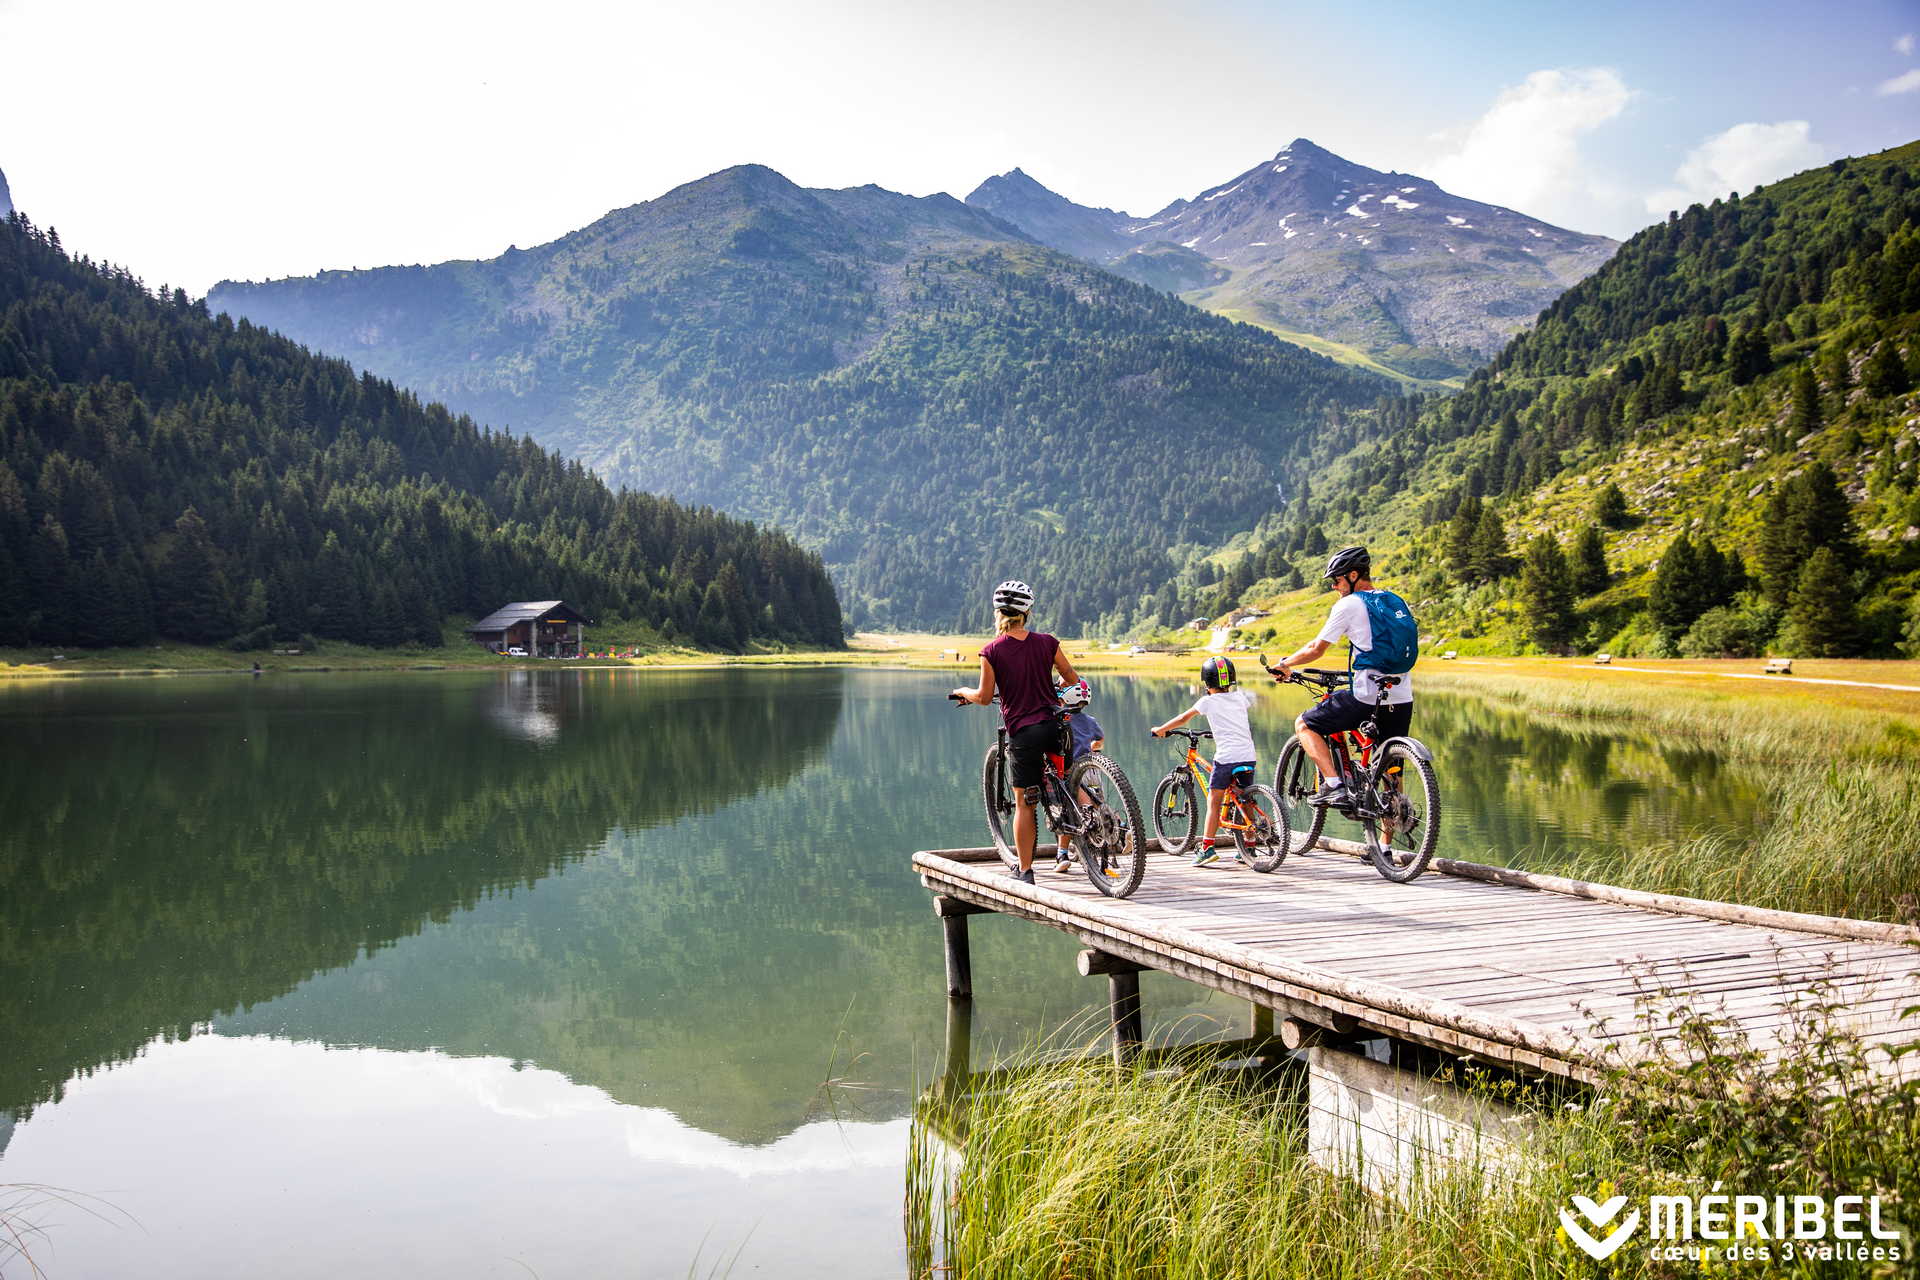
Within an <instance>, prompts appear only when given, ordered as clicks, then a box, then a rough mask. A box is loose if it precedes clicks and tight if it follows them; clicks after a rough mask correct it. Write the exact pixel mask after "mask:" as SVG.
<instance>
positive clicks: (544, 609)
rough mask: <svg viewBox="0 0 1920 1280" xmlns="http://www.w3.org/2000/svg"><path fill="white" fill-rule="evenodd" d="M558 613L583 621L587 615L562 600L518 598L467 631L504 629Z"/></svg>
mask: <svg viewBox="0 0 1920 1280" xmlns="http://www.w3.org/2000/svg"><path fill="white" fill-rule="evenodd" d="M556 614H558V615H560V616H562V617H564V618H566V619H567V620H568V621H571V622H579V623H584V622H586V621H587V616H586V615H585V614H583V613H581V612H580V611H579V610H578V609H576V608H574V607H573V606H572V605H570V604H568V603H567V602H566V601H564V600H518V601H515V602H514V603H513V604H504V605H501V606H500V607H499V608H498V609H495V610H494V611H493V612H492V613H490V614H488V615H487V616H486V617H484V618H482V619H480V621H478V622H476V623H474V624H473V625H472V626H470V627H468V628H467V630H468V631H505V630H506V629H507V628H508V627H510V626H512V625H514V624H515V623H516V622H525V621H527V620H528V619H529V618H546V617H552V616H554V615H556Z"/></svg>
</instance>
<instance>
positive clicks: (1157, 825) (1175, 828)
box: [1153, 729, 1287, 871]
mask: <svg viewBox="0 0 1920 1280" xmlns="http://www.w3.org/2000/svg"><path fill="white" fill-rule="evenodd" d="M1167 736H1168V737H1170V738H1185V739H1186V740H1187V750H1186V753H1185V754H1184V755H1183V756H1182V757H1181V758H1180V760H1179V762H1178V763H1176V764H1175V765H1174V766H1173V768H1172V770H1170V771H1169V772H1168V774H1167V776H1166V777H1164V778H1162V779H1160V785H1159V787H1158V788H1156V789H1155V791H1154V793H1153V829H1154V832H1155V834H1157V835H1158V836H1159V837H1160V847H1161V848H1163V849H1165V850H1166V851H1167V852H1168V853H1176V854H1178V853H1191V852H1193V847H1194V846H1195V845H1196V844H1198V843H1199V841H1200V819H1201V816H1202V815H1203V814H1205V813H1206V807H1207V801H1206V794H1207V781H1208V778H1209V777H1210V775H1211V773H1212V769H1213V763H1212V761H1209V760H1202V759H1201V758H1200V739H1202V738H1211V737H1212V736H1213V735H1212V734H1211V733H1206V732H1200V733H1195V732H1193V731H1192V730H1190V729H1169V730H1167ZM1220 829H1221V830H1222V831H1231V832H1232V833H1233V842H1234V844H1235V845H1236V846H1238V848H1239V850H1240V860H1241V861H1242V862H1244V863H1246V864H1247V865H1248V866H1250V867H1252V868H1253V869H1254V870H1255V871H1272V870H1274V869H1275V868H1276V867H1278V866H1279V865H1280V864H1281V863H1282V862H1283V861H1285V860H1286V856H1287V837H1286V833H1285V831H1284V830H1283V829H1282V825H1281V818H1280V802H1279V800H1278V799H1277V798H1275V796H1274V794H1273V792H1271V791H1269V790H1267V788H1265V787H1263V786H1261V785H1259V784H1258V783H1243V782H1240V781H1239V780H1238V779H1236V780H1235V785H1233V786H1232V787H1229V788H1228V789H1227V794H1226V796H1225V797H1224V798H1223V799H1222V800H1221V802H1220Z"/></svg>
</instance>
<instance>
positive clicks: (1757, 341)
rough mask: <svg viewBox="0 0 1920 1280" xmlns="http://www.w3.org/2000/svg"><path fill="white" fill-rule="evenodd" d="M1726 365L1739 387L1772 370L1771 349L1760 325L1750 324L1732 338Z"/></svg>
mask: <svg viewBox="0 0 1920 1280" xmlns="http://www.w3.org/2000/svg"><path fill="white" fill-rule="evenodd" d="M1727 367H1728V369H1729V370H1730V371H1731V372H1732V374H1733V382H1734V385H1735V386H1739V387H1744V386H1746V385H1747V384H1748V383H1749V382H1752V381H1753V380H1754V379H1756V378H1760V377H1764V376H1765V375H1766V374H1768V373H1770V372H1771V371H1772V370H1773V351H1772V348H1771V347H1770V345H1769V344H1768V342H1767V335H1766V332H1765V329H1764V327H1763V326H1762V325H1760V324H1758V323H1755V324H1750V325H1748V326H1747V327H1746V328H1745V329H1742V330H1741V331H1740V333H1739V336H1737V337H1736V338H1734V340H1733V342H1732V344H1731V345H1729V346H1728V348H1727Z"/></svg>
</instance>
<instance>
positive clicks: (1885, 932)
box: [1328, 841, 1920, 943]
mask: <svg viewBox="0 0 1920 1280" xmlns="http://www.w3.org/2000/svg"><path fill="white" fill-rule="evenodd" d="M1328 844H1329V847H1337V844H1347V845H1349V846H1350V848H1349V849H1346V850H1342V852H1351V851H1357V850H1358V846H1357V845H1353V842H1351V841H1341V842H1333V841H1329V842H1328ZM1431 866H1432V869H1433V870H1435V871H1438V872H1439V873H1440V874H1442V875H1450V876H1460V877H1464V878H1468V879H1474V880H1483V881H1486V882H1487V883H1490V884H1501V885H1509V886H1513V887H1516V888H1527V889H1538V890H1542V891H1544V892H1548V893H1560V894H1566V895H1568V896H1571V897H1576V898H1588V899H1592V900H1594V901H1597V902H1616V903H1622V904H1625V905H1628V906H1640V907H1646V908H1648V909H1649V910H1653V911H1669V912H1674V913H1677V914H1680V915H1690V916H1699V917H1702V918H1704V919H1715V920H1729V921H1734V922H1736V923H1741V924H1758V925H1763V926H1765V927H1768V928H1777V929H1789V930H1792V931H1793V932H1796V933H1825V934H1832V935H1834V936H1836V937H1843V938H1859V939H1864V940H1867V941H1872V942H1905V943H1920V926H1914V925H1900V924H1886V923H1883V922H1881V921H1877V920H1849V919H1846V918H1845V917H1841V916H1823V915H1814V914H1812V913H1810V912H1804V911H1780V910H1777V909H1775V908H1772V907H1749V906H1743V905H1741V904H1739V903H1733V902H1714V901H1712V900H1711V899H1707V898H1688V897H1682V896H1680V895H1678V894H1668V893H1648V892H1646V891H1645V890H1640V889H1624V888H1621V887H1620V886H1618V885H1610V884H1600V883H1597V882H1595V881H1589V880H1573V879H1569V878H1567V877H1565V876H1555V875H1548V874H1546V873H1544V872H1537V871H1521V870H1518V869H1516V868H1513V867H1490V866H1486V865H1484V864H1481V863H1477V862H1457V861H1455V860H1453V859H1451V858H1435V859H1434V860H1433V862H1432V864H1431Z"/></svg>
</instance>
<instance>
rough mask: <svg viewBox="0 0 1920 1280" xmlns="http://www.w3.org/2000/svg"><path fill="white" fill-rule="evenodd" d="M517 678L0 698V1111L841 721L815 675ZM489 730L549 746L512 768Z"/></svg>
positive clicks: (268, 995) (675, 809)
mask: <svg viewBox="0 0 1920 1280" xmlns="http://www.w3.org/2000/svg"><path fill="white" fill-rule="evenodd" d="M520 674H521V678H518V679H515V678H513V677H510V676H503V677H499V678H495V677H494V676H492V675H488V676H485V677H481V678H478V679H469V678H452V679H446V680H436V679H420V678H412V679H386V680H379V681H360V680H351V679H343V680H335V681H327V680H304V681H302V680H285V681H282V680H272V681H259V682H247V683H232V684H213V685H210V684H208V683H206V682H191V683H179V684H175V683H169V684H164V685H162V684H157V683H156V684H143V685H132V686H129V685H103V684H91V683H87V684H82V683H80V682H74V683H73V684H71V685H65V684H63V685H59V686H55V687H53V688H46V687H42V688H40V689H36V690H33V691H32V693H31V695H29V694H26V693H23V692H19V691H14V690H9V691H8V694H9V695H10V696H6V697H0V811H4V812H5V813H6V814H7V815H8V817H9V822H8V823H7V824H5V827H4V828H3V829H0V970H3V971H4V972H5V973H6V975H7V979H8V980H7V981H6V982H5V983H0V1025H4V1026H6V1027H7V1028H8V1032H9V1041H10V1043H9V1046H8V1051H7V1053H6V1054H5V1055H4V1057H3V1058H0V1110H9V1111H14V1112H24V1111H25V1110H28V1109H30V1108H31V1107H32V1106H33V1105H34V1104H36V1103H40V1102H44V1101H47V1100H49V1099H52V1098H56V1097H58V1096H59V1092H60V1089H61V1087H62V1085H63V1083H64V1082H65V1081H66V1080H67V1079H68V1078H70V1077H71V1076H73V1075H74V1074H75V1073H77V1072H83V1071H87V1070H91V1069H93V1068H94V1067H96V1066H98V1065H100V1064H102V1063H109V1062H114V1061H117V1060H119V1059H121V1058H124V1057H126V1056H127V1055H129V1054H131V1053H133V1052H134V1051H135V1050H137V1049H138V1048H139V1047H140V1046H141V1045H143V1044H145V1043H147V1042H148V1041H149V1040H152V1039H153V1038H155V1037H156V1036H162V1037H167V1036H183V1035H186V1034H188V1033H189V1031H190V1029H191V1028H192V1026H193V1025H194V1024H196V1023H199V1022H203V1021H205V1020H206V1019H208V1018H210V1017H212V1016H214V1015H216V1014H218V1013H222V1012H225V1011H229V1010H233V1009H235V1008H236V1007H238V1008H242V1009H244V1008H246V1007H248V1006H252V1005H256V1004H259V1003H261V1002H263V1001H269V1000H272V999H274V998H275V997H277V996H281V995H283V994H285V993H286V992H288V991H290V990H292V989H293V988H294V987H296V986H297V985H298V984H299V983H301V982H303V981H305V980H306V979H307V978H308V977H310V976H311V975H313V974H314V973H316V972H322V971H327V970H334V969H339V968H341V967H343V966H346V965H348V964H350V963H351V962H353V961H354V960H355V959H356V957H365V956H370V955H372V954H374V953H377V952H380V951H382V950H384V949H386V948H388V947H390V946H391V945H392V944H393V943H394V942H395V941H396V940H398V939H401V938H406V937H410V936H413V935H416V934H418V933H420V932H421V931H422V929H423V928H424V927H426V926H427V925H429V924H430V923H432V922H444V921H447V920H450V919H452V918H453V917H454V916H455V914H456V913H459V912H462V911H467V910H471V909H473V908H475V907H476V906H478V905H479V904H481V903H482V902H484V901H488V900H491V899H494V898H496V897H498V896H499V895H501V894H503V893H510V892H511V891H513V890H515V889H525V888H528V887H530V886H532V885H534V884H536V883H538V882H539V881H541V880H542V879H544V878H546V877H547V876H549V875H550V874H552V873H553V872H554V871H555V870H556V869H557V868H559V867H561V866H563V865H565V864H566V863H568V862H569V861H572V860H575V859H577V858H579V857H580V856H582V855H583V854H584V853H585V852H587V851H589V850H592V849H595V848H598V847H599V846H600V845H601V844H602V843H603V842H605V840H606V839H607V836H608V833H609V832H610V831H612V830H614V829H616V828H618V829H622V830H626V831H633V830H639V829H644V828H648V827H652V826H656V825H658V824H660V823H663V822H670V821H672V820H673V819H675V818H676V817H678V816H680V815H682V814H685V813H688V812H691V811H710V810H712V809H713V808H715V807H716V806H718V805H721V804H724V803H727V802H729V801H731V800H733V799H735V798H738V797H740V796H742V795H747V794H751V793H752V792H754V791H757V790H759V789H760V788H762V787H765V786H768V785H778V784H779V783H781V782H783V781H784V780H785V779H787V778H789V777H791V776H793V775H794V774H795V773H797V772H799V771H801V770H803V769H805V768H807V767H808V766H809V764H810V763H812V762H814V761H817V760H818V759H819V758H820V756H821V753H822V752H823V750H824V749H825V745H826V743H827V742H829V741H830V740H831V739H832V737H833V733H834V725H835V717H836V715H837V710H838V707H839V704H840V697H839V686H840V683H841V676H840V674H839V673H837V672H819V673H810V674H809V676H807V677H805V678H801V679H799V680H798V681H797V682H796V683H797V685H798V686H799V688H798V689H797V690H796V691H795V693H794V697H795V698H796V699H801V700H805V701H806V702H807V704H808V705H809V707H810V713H809V714H807V715H804V716H790V715H782V714H780V712H779V710H778V709H777V708H776V707H775V706H773V705H770V703H769V700H768V699H767V698H765V697H763V696H760V695H757V694H744V693H743V692H742V690H741V689H740V688H739V686H738V684H737V682H730V681H728V680H725V679H723V678H721V677H719V676H718V675H717V674H713V673H688V674H685V675H679V674H676V675H674V676H670V677H667V678H665V679H654V680H647V681H638V680H633V679H631V678H629V682H628V685H627V686H625V687H624V688H623V689H622V691H621V694H620V696H617V697H611V696H609V697H589V696H587V689H586V684H587V682H585V681H583V680H581V679H580V677H579V676H578V675H575V674H573V673H565V672H552V673H548V672H536V673H520ZM605 674H607V675H609V676H611V675H612V674H613V673H605ZM503 708H505V709H506V710H507V711H510V712H512V713H513V715H512V716H511V717H508V718H511V719H512V720H513V721H514V722H516V723H521V724H524V723H528V722H529V720H530V718H532V719H533V720H534V721H535V722H540V723H551V724H553V725H555V726H564V732H559V729H558V728H556V735H557V736H555V737H554V738H553V739H552V740H551V741H550V742H549V743H548V744H547V749H546V750H545V751H543V753H542V754H541V756H540V757H539V758H538V759H530V758H529V757H528V756H527V755H526V754H525V753H524V752H523V751H521V750H517V749H514V745H513V744H514V743H515V741H516V739H515V737H514V736H510V735H507V734H503V733H502V732H500V731H499V730H498V728H497V727H496V726H498V725H499V724H500V722H501V720H502V718H503V717H502V714H501V712H502V709H503ZM477 721H478V722H477ZM678 722H684V724H685V725H686V726H694V725H697V726H698V727H699V736H698V745H697V746H691V745H690V744H689V743H687V742H685V741H676V738H677V737H681V736H683V733H682V732H681V731H676V730H673V729H671V728H666V727H668V726H673V725H675V724H676V723H678ZM482 724H484V725H485V726H486V728H485V730H484V731H478V732H477V731H476V730H477V729H480V728H481V726H482ZM663 728H666V731H664V732H663ZM376 1042H377V1039H376Z"/></svg>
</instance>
